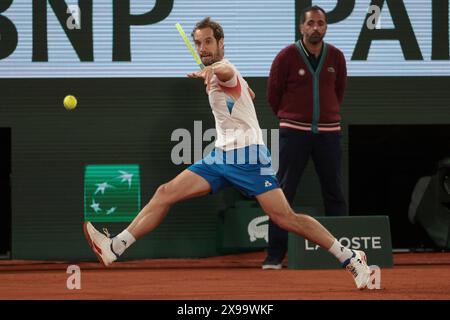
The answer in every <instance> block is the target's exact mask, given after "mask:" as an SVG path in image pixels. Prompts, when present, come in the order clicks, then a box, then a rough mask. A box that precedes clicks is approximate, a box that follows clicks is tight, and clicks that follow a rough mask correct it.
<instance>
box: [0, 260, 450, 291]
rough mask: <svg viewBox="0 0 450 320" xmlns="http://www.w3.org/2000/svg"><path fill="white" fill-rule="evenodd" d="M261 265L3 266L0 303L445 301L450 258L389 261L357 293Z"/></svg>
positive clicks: (320, 275)
mask: <svg viewBox="0 0 450 320" xmlns="http://www.w3.org/2000/svg"><path fill="white" fill-rule="evenodd" d="M263 258H264V253H263V252H257V253H248V254H241V255H230V256H221V257H212V258H203V259H153V260H143V261H129V262H119V263H116V264H115V265H114V266H113V267H112V268H109V269H105V268H103V267H102V266H101V265H100V264H99V263H86V262H84V263H78V264H77V263H67V262H42V261H16V260H3V261H0V299H13V300H14V299H32V300H34V299H38V300H41V299H52V300H54V299H113V300H115V299H120V300H126V299H130V300H131V299H132V300H135V299H138V300H141V299H145V300H147V299H148V300H153V299H158V300H299V299H308V300H311V299H314V300H316V299H320V300H322V299H326V300H329V299H351V300H355V299H356V300H359V299H362V300H379V299H390V300H392V299H393V300H397V299H401V300H405V299H408V300H410V299H420V300H450V253H401V254H400V253H399V254H395V255H394V263H395V266H394V268H389V269H382V270H381V289H379V290H364V291H358V290H356V289H355V287H354V284H353V279H352V278H351V276H350V275H349V274H347V272H345V271H343V270H289V269H286V268H285V269H283V270H261V269H260V263H261V261H262V260H263ZM369 259H370V257H369ZM369 262H370V260H369ZM71 264H77V265H78V266H79V267H80V268H81V289H80V290H68V289H67V287H66V281H67V278H68V277H69V276H70V275H69V274H67V273H66V269H67V267H68V266H69V265H71ZM269 284H270V285H269Z"/></svg>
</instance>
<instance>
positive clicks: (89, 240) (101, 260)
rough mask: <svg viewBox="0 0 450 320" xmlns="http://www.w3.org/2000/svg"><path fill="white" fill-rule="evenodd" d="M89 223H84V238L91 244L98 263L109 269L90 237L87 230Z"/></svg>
mask: <svg viewBox="0 0 450 320" xmlns="http://www.w3.org/2000/svg"><path fill="white" fill-rule="evenodd" d="M87 224H88V223H87V222H84V223H83V231H84V236H85V237H86V240H87V242H88V244H89V246H90V247H91V249H92V251H94V253H95V255H96V256H97V259H98V261H100V263H101V264H102V265H103V266H104V267H108V266H107V265H106V264H105V262H104V261H103V259H102V256H101V255H100V254H99V253H98V251H97V248H95V245H94V242H93V241H92V239H91V237H90V236H89V232H88V230H87Z"/></svg>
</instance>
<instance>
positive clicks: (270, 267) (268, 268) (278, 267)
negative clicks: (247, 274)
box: [261, 265, 283, 270]
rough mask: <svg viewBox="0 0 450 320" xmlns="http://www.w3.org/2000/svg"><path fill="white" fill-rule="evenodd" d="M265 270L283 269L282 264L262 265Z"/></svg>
mask: <svg viewBox="0 0 450 320" xmlns="http://www.w3.org/2000/svg"><path fill="white" fill-rule="evenodd" d="M261 268H262V269H263V270H281V268H283V267H282V266H272V265H271V266H262V267H261Z"/></svg>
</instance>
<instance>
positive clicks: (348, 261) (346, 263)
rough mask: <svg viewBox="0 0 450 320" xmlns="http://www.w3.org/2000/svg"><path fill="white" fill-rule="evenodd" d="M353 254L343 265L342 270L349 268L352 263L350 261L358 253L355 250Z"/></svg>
mask: <svg viewBox="0 0 450 320" xmlns="http://www.w3.org/2000/svg"><path fill="white" fill-rule="evenodd" d="M352 252H353V255H352V256H351V257H350V258H348V259H347V260H345V261H344V262H343V263H342V268H345V267H347V266H348V264H349V263H350V260H351V259H352V258H354V257H355V256H356V252H355V251H354V250H352Z"/></svg>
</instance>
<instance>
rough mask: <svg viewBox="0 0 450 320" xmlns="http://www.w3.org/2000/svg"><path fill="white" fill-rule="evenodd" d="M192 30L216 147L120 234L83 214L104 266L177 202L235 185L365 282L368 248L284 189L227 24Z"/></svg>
mask: <svg viewBox="0 0 450 320" xmlns="http://www.w3.org/2000/svg"><path fill="white" fill-rule="evenodd" d="M192 37H193V39H194V41H195V47H196V50H197V52H198V54H199V55H200V58H201V60H202V62H203V64H204V65H205V68H204V69H202V70H201V71H197V72H193V73H191V74H189V75H188V77H190V78H201V79H204V82H205V85H206V89H207V93H208V97H209V103H210V105H211V109H212V112H213V115H214V117H215V122H216V129H217V135H218V137H217V140H216V143H215V149H214V150H213V151H212V152H211V153H210V154H209V155H208V156H206V157H205V158H204V159H202V160H200V161H198V162H196V163H194V164H193V165H191V166H190V167H189V168H188V169H186V170H184V171H183V172H181V173H180V174H179V175H178V176H176V177H175V178H174V179H173V180H171V181H169V182H168V183H165V184H163V185H161V186H160V187H159V188H158V189H157V190H156V193H155V194H154V195H153V197H152V198H151V199H150V202H149V203H148V204H147V205H146V206H145V207H144V208H143V209H142V210H141V212H139V214H138V215H137V216H136V218H135V219H134V220H133V221H132V222H131V224H130V225H129V226H128V227H127V228H126V229H125V230H124V231H122V232H121V233H120V234H119V235H117V236H116V237H113V238H109V237H108V236H105V235H104V234H102V233H100V232H98V231H97V230H96V229H95V228H94V227H93V225H92V224H91V223H90V222H85V223H84V232H85V235H86V238H87V240H88V242H89V244H90V246H91V247H92V249H93V251H94V253H95V254H96V255H97V257H98V259H99V261H100V262H102V263H103V264H104V265H105V266H108V265H110V264H111V263H113V262H114V261H115V260H116V259H117V258H118V257H119V256H120V255H122V254H123V252H124V251H125V250H126V249H127V248H128V247H129V246H131V245H132V244H133V243H134V242H135V241H136V240H137V239H139V238H141V237H143V236H144V235H145V234H147V233H149V232H150V231H152V230H153V229H154V228H155V227H156V226H158V225H159V224H160V223H161V221H162V220H163V218H164V217H165V216H166V214H167V212H168V211H169V209H170V207H171V206H172V205H174V204H175V203H177V202H179V201H182V200H186V199H189V198H193V197H198V196H203V195H207V194H210V193H211V194H212V193H216V192H218V191H219V190H221V189H223V188H225V187H228V186H233V187H235V188H237V189H239V190H240V191H242V192H244V193H246V194H247V195H248V196H253V197H256V199H257V200H258V202H259V204H260V205H261V207H262V209H263V210H264V211H265V212H266V213H267V214H268V215H269V217H270V218H271V219H272V220H273V221H274V222H275V223H276V224H278V225H279V226H280V227H281V228H283V229H285V230H287V231H290V232H295V233H297V234H299V235H300V236H302V237H304V238H306V239H308V240H310V241H312V242H315V243H316V244H318V245H320V246H321V247H322V248H325V249H326V250H328V251H329V252H330V253H331V254H333V255H334V256H335V257H336V258H337V259H338V260H339V261H340V262H341V263H342V264H343V266H344V267H345V268H346V269H347V270H348V271H350V273H351V274H352V275H353V277H354V280H355V283H356V286H357V288H359V289H363V288H365V287H366V286H367V284H368V282H369V279H370V269H369V267H368V266H367V261H366V255H365V253H364V252H363V251H356V250H350V249H348V248H346V247H344V246H343V245H342V244H341V243H339V241H337V240H336V238H335V237H333V236H332V235H331V234H330V233H329V232H328V231H327V230H326V229H325V228H324V227H323V226H322V225H321V224H320V223H319V222H318V221H317V220H315V219H314V218H312V217H310V216H308V215H303V214H297V213H295V212H294V211H293V210H292V208H291V207H290V205H289V203H288V201H287V200H286V198H285V196H284V194H283V192H282V191H281V189H280V187H279V185H278V182H277V180H276V177H275V176H274V172H273V170H272V169H271V163H270V155H269V152H268V150H267V148H266V147H265V145H264V142H263V139H262V133H261V129H260V127H259V124H258V119H257V117H256V112H255V107H254V105H253V101H252V100H253V98H254V96H255V95H254V93H253V91H252V90H251V89H250V88H249V86H248V84H247V82H246V81H245V80H244V78H242V76H241V74H240V73H239V71H238V70H237V69H236V68H235V67H234V65H233V64H231V63H230V62H229V61H228V60H226V59H224V33H223V29H222V27H221V26H220V25H219V24H218V23H216V22H214V21H212V20H210V18H206V19H203V20H202V21H200V22H198V23H197V24H196V26H195V28H194V31H193V32H192Z"/></svg>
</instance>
